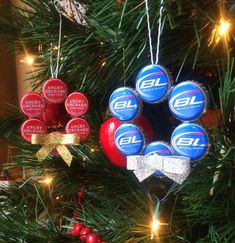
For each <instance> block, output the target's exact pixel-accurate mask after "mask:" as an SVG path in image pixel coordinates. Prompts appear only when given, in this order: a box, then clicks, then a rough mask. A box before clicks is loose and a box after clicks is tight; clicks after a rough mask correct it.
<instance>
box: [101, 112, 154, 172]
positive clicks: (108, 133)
mask: <svg viewBox="0 0 235 243" xmlns="http://www.w3.org/2000/svg"><path fill="white" fill-rule="evenodd" d="M134 123H135V124H136V125H137V126H139V127H140V128H141V129H142V130H143V132H144V134H145V136H146V142H147V143H150V142H152V140H153V129H152V127H151V124H150V123H149V121H148V119H147V118H145V117H144V116H139V117H138V118H137V119H136V120H135V121H134ZM121 125H122V122H120V121H119V120H117V119H115V118H114V117H111V118H109V119H108V120H106V121H105V122H104V123H103V124H102V125H101V128H100V143H101V146H102V148H103V150H104V153H105V154H106V156H107V157H108V159H109V160H110V161H111V162H112V163H113V164H114V165H116V166H119V167H126V157H125V156H124V155H122V154H121V153H120V152H119V151H118V149H117V148H116V145H115V142H114V134H115V132H116V130H117V129H118V128H119V127H120V126H121Z"/></svg>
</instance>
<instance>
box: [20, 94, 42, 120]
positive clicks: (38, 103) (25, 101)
mask: <svg viewBox="0 0 235 243" xmlns="http://www.w3.org/2000/svg"><path fill="white" fill-rule="evenodd" d="M45 107H46V104H45V101H44V99H43V97H42V96H41V95H40V94H38V93H36V92H31V93H28V94H26V95H24V96H23V97H22V98H21V100H20V108H21V110H22V112H23V113H24V114H25V115H26V116H28V117H39V116H40V115H42V113H43V112H44V110H45Z"/></svg>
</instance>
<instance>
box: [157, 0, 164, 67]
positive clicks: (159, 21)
mask: <svg viewBox="0 0 235 243" xmlns="http://www.w3.org/2000/svg"><path fill="white" fill-rule="evenodd" d="M162 12H163V0H161V2H160V10H159V19H158V32H157V52H156V62H155V64H158V59H159V48H160V36H161V32H162Z"/></svg>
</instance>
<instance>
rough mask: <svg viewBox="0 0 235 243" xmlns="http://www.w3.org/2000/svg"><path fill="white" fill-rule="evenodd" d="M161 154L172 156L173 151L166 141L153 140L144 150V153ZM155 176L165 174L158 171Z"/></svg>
mask: <svg viewBox="0 0 235 243" xmlns="http://www.w3.org/2000/svg"><path fill="white" fill-rule="evenodd" d="M154 154H157V155H160V156H171V155H172V151H171V148H170V146H169V145H168V144H166V143H164V142H152V143H150V144H149V145H148V146H147V147H146V148H145V149H144V152H143V155H154ZM154 175H155V176H165V175H164V174H163V173H162V172H161V171H156V172H155V173H154Z"/></svg>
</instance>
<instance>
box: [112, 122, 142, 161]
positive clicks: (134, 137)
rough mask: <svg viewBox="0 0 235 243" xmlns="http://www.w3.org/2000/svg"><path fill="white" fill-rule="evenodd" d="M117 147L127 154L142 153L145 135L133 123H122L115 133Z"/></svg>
mask: <svg viewBox="0 0 235 243" xmlns="http://www.w3.org/2000/svg"><path fill="white" fill-rule="evenodd" d="M114 140H115V145H116V147H117V149H118V150H119V151H120V152H121V153H122V154H123V155H125V156H128V155H137V154H140V153H141V151H142V149H143V147H144V143H145V140H144V135H143V133H142V131H141V130H140V129H139V128H138V127H137V126H135V125H133V124H122V125H121V126H120V127H119V128H118V129H117V131H116V132H115V134H114Z"/></svg>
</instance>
